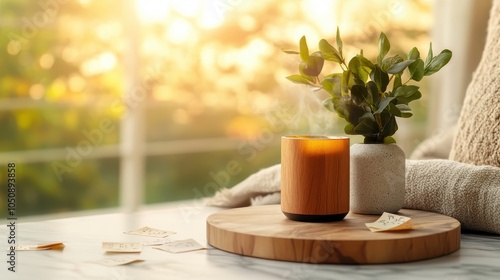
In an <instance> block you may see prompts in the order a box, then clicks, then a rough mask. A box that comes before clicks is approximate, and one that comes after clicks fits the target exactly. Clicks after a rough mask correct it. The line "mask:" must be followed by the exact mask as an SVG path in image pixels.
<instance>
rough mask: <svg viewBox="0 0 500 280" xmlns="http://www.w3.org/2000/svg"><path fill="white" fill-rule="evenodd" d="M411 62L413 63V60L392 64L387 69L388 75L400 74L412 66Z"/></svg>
mask: <svg viewBox="0 0 500 280" xmlns="http://www.w3.org/2000/svg"><path fill="white" fill-rule="evenodd" d="M413 62H415V60H414V59H409V60H405V61H402V62H399V63H396V64H393V65H391V66H390V67H389V68H388V69H387V73H389V74H401V73H403V71H404V70H405V69H406V67H408V65H410V64H412V63H413Z"/></svg>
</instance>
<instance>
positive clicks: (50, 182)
mask: <svg viewBox="0 0 500 280" xmlns="http://www.w3.org/2000/svg"><path fill="white" fill-rule="evenodd" d="M433 5H434V1H430V0H419V1H381V0H377V1H361V0H355V1H313V0H309V1H306V0H304V1H294V0H286V1H239V0H231V1H230V0H212V1H201V0H199V1H194V0H193V1H160V0H137V1H132V0H130V1H127V2H123V1H112V0H104V1H96V0H75V1H63V0H42V1H39V2H37V5H33V2H32V1H26V0H25V1H18V0H3V1H2V2H1V3H0V27H1V30H0V33H1V36H0V42H1V46H3V48H1V49H0V52H1V53H2V56H1V57H2V59H1V61H0V63H1V64H0V65H1V66H0V72H1V74H0V88H1V91H0V126H1V127H2V133H1V134H0V138H1V141H0V164H1V165H2V166H5V165H6V163H7V162H10V161H14V162H16V163H17V164H18V180H17V182H18V193H17V196H18V199H19V206H18V207H19V208H18V212H19V215H35V214H43V213H58V212H66V211H76V210H86V209H100V208H108V207H119V206H125V207H127V208H129V209H134V208H136V207H138V206H139V205H140V204H142V203H144V204H152V203H159V202H165V201H173V200H182V199H192V198H196V197H200V196H208V195H211V194H213V193H214V192H215V191H216V190H217V189H219V188H221V187H230V186H232V185H234V184H236V183H237V182H239V181H241V180H243V179H244V178H246V177H247V176H248V175H250V174H252V173H254V172H256V171H257V170H259V169H260V168H263V167H266V166H270V165H272V164H276V163H279V161H280V150H279V139H280V136H281V135H285V134H291V133H293V134H297V133H316V134H341V133H342V129H343V123H342V122H341V121H340V120H338V118H337V117H336V116H335V115H333V114H332V113H330V112H328V111H326V110H324V109H323V108H322V106H321V102H322V96H321V93H313V92H311V91H310V90H309V89H307V88H304V87H301V86H298V85H292V84H290V83H289V82H288V81H287V80H286V79H285V78H284V77H285V76H287V75H290V74H291V73H294V72H295V71H296V69H295V67H296V63H297V58H295V57H293V56H290V55H287V54H284V53H283V52H282V49H297V48H298V47H297V44H298V40H299V38H300V37H301V36H302V35H306V36H307V39H308V41H309V43H310V44H311V46H313V45H314V43H315V42H317V41H318V40H319V38H329V39H332V38H334V35H335V30H336V27H337V26H339V27H340V30H341V33H342V37H343V40H344V43H345V44H346V49H349V50H352V51H353V52H357V51H358V50H359V49H363V50H364V52H365V54H366V55H368V56H374V54H375V53H376V44H375V42H376V40H377V38H378V35H379V32H380V31H384V32H385V33H386V34H387V36H388V37H389V39H390V40H391V44H392V51H393V52H395V53H398V51H400V50H405V51H407V50H409V48H411V47H413V46H417V47H418V48H419V49H420V50H421V51H423V52H425V51H426V50H427V49H428V42H429V41H430V37H429V30H430V29H431V28H432V23H433V14H432V7H433ZM415 22H418V24H415ZM422 90H423V92H424V97H423V98H422V99H421V100H419V101H417V102H415V105H414V107H413V109H414V110H415V116H414V117H413V118H411V119H409V120H408V121H410V122H411V126H410V127H411V129H409V128H408V129H407V130H403V127H404V126H406V127H408V125H400V131H399V132H398V134H397V135H396V137H397V139H398V141H399V143H400V144H401V146H402V147H403V148H404V150H405V151H407V152H410V151H411V150H412V148H413V147H415V146H416V145H417V144H418V142H419V141H421V140H423V139H424V138H425V137H426V125H427V100H428V98H429V97H428V94H426V93H427V92H428V91H429V86H428V85H427V84H425V85H423V86H422ZM402 121H405V120H402ZM353 141H354V140H353ZM2 174H3V173H2ZM2 176H3V175H2ZM4 196H5V193H1V194H0V208H2V209H4V208H5V199H4V198H5V197H4ZM1 213H2V215H5V212H4V211H2V212H1Z"/></svg>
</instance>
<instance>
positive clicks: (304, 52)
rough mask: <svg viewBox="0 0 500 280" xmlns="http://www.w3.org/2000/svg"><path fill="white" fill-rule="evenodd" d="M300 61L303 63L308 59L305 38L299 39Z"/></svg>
mask: <svg viewBox="0 0 500 280" xmlns="http://www.w3.org/2000/svg"><path fill="white" fill-rule="evenodd" d="M299 45H300V59H302V61H303V62H307V59H308V58H309V48H308V47H307V41H306V36H302V38H300V42H299Z"/></svg>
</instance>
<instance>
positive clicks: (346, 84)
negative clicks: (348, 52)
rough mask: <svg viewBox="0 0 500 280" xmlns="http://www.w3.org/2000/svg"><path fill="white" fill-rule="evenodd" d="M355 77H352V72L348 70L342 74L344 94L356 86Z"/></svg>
mask: <svg viewBox="0 0 500 280" xmlns="http://www.w3.org/2000/svg"><path fill="white" fill-rule="evenodd" d="M355 84H356V82H355V81H354V75H352V72H351V70H349V69H347V70H345V71H344V72H343V73H342V90H343V91H344V93H348V90H349V89H350V88H351V87H352V86H353V85H355Z"/></svg>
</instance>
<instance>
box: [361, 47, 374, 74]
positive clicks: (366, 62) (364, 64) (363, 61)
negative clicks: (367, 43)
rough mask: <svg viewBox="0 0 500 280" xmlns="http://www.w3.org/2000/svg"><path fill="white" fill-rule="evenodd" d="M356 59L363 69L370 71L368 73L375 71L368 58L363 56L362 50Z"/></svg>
mask: <svg viewBox="0 0 500 280" xmlns="http://www.w3.org/2000/svg"><path fill="white" fill-rule="evenodd" d="M356 57H357V58H358V60H359V62H360V63H361V66H362V67H363V68H368V69H370V70H369V71H368V72H371V70H373V69H375V65H374V64H373V63H372V62H371V61H370V60H369V59H368V58H366V57H364V56H363V50H361V52H360V54H358V55H357V56H356Z"/></svg>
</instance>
